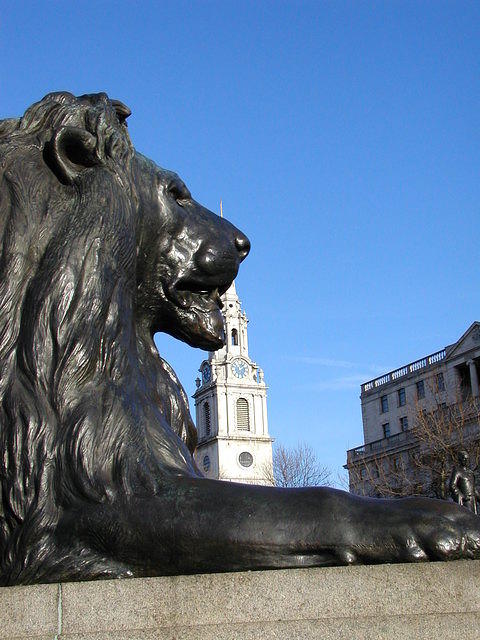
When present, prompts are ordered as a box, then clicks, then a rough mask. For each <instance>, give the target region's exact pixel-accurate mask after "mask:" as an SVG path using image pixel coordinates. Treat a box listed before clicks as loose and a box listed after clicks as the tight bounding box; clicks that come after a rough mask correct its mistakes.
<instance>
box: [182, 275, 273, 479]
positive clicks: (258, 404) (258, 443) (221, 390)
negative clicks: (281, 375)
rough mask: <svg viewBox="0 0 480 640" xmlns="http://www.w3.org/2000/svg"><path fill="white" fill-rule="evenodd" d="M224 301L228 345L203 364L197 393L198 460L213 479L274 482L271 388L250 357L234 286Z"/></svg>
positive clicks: (245, 320) (241, 312)
mask: <svg viewBox="0 0 480 640" xmlns="http://www.w3.org/2000/svg"><path fill="white" fill-rule="evenodd" d="M222 302H223V305H224V307H223V313H224V318H225V329H226V336H227V341H226V344H225V346H224V347H223V348H222V349H220V350H219V351H215V352H210V353H209V355H208V358H207V359H206V360H204V361H203V362H202V363H201V365H200V368H199V371H200V373H201V376H202V377H201V379H200V378H197V380H196V384H197V390H196V392H195V393H194V395H193V398H194V399H195V414H196V424H197V431H198V438H199V439H198V446H197V449H196V451H195V459H196V462H197V464H198V466H199V467H200V469H202V471H203V472H204V473H205V475H206V476H207V477H209V478H216V479H220V480H230V481H236V482H246V483H256V484H270V482H269V481H268V480H266V479H267V478H272V477H273V472H272V439H271V438H270V435H269V432H268V419H267V386H266V384H265V380H264V375H263V371H262V370H261V369H260V368H259V367H258V365H257V364H256V363H255V362H253V361H252V360H251V359H250V356H249V355H248V334H247V323H248V320H247V316H246V314H245V312H244V311H242V308H241V304H240V301H239V299H238V296H237V292H236V289H235V283H233V284H232V286H231V287H230V288H229V290H228V291H227V292H226V293H225V294H224V295H223V296H222Z"/></svg>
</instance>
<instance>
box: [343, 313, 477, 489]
mask: <svg viewBox="0 0 480 640" xmlns="http://www.w3.org/2000/svg"><path fill="white" fill-rule="evenodd" d="M479 366H480V323H479V322H474V323H473V324H472V325H471V326H470V327H469V328H468V329H467V331H466V332H465V333H464V334H463V335H462V336H461V338H459V340H458V341H457V342H455V343H454V344H451V345H449V346H447V347H445V348H444V349H441V350H440V351H437V352H436V353H433V354H431V355H428V356H425V357H423V358H420V359H419V360H416V361H415V362H411V363H409V364H406V365H404V366H402V367H399V368H398V369H395V370H394V371H390V372H388V373H385V374H384V375H381V376H379V377H378V378H375V379H374V380H370V381H369V382H365V383H364V384H362V385H361V395H360V399H361V405H362V421H363V438H364V444H363V445H361V446H359V447H356V448H354V449H350V450H349V451H347V464H346V465H345V468H346V469H348V472H349V484H350V490H351V491H353V492H354V493H367V494H368V493H370V494H372V493H375V492H374V491H369V489H372V487H374V485H375V477H378V475H379V465H381V467H380V470H381V471H382V472H383V473H384V474H385V473H386V474H387V475H388V473H389V469H390V470H391V471H390V473H393V472H394V471H395V470H397V469H399V467H400V466H401V468H402V470H403V471H404V472H405V477H408V474H409V473H411V472H412V456H414V455H416V452H418V450H419V448H421V447H423V448H425V445H424V443H419V440H418V438H417V437H416V436H415V434H414V433H412V427H413V425H414V424H415V421H418V420H419V419H421V418H419V416H421V417H423V418H426V416H435V415H438V412H443V413H442V415H448V416H450V417H453V418H452V419H454V417H455V415H457V414H458V411H459V410H461V411H462V412H463V413H462V416H461V417H462V422H461V429H462V430H463V433H462V434H459V433H458V432H457V433H454V431H453V430H452V431H451V434H452V435H451V437H452V438H458V437H459V435H460V437H461V439H463V438H466V439H477V440H478V438H479V437H480V429H479V424H478V415H479V413H478V410H475V411H470V414H468V415H467V411H466V409H465V407H466V406H467V404H466V403H470V404H469V405H468V406H474V407H478V405H477V400H478V398H479V395H480V392H479ZM472 401H473V402H472ZM460 405H461V406H460ZM459 407H460V408H459ZM456 409H458V410H457V412H456V413H455V411H456ZM444 419H445V418H444ZM417 424H418V422H417ZM459 424H460V423H459ZM385 462H387V464H385ZM399 477H400V476H399ZM400 488H401V487H399V489H400Z"/></svg>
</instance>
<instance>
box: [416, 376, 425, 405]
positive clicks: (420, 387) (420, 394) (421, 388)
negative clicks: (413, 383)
mask: <svg viewBox="0 0 480 640" xmlns="http://www.w3.org/2000/svg"><path fill="white" fill-rule="evenodd" d="M417 398H418V400H421V399H422V398H425V382H424V381H423V380H419V381H418V382H417Z"/></svg>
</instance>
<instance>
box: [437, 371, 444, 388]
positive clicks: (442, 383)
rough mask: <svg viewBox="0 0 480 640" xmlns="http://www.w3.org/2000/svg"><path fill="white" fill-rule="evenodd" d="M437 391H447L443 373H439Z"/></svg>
mask: <svg viewBox="0 0 480 640" xmlns="http://www.w3.org/2000/svg"><path fill="white" fill-rule="evenodd" d="M437 390H438V391H445V379H444V377H443V373H437Z"/></svg>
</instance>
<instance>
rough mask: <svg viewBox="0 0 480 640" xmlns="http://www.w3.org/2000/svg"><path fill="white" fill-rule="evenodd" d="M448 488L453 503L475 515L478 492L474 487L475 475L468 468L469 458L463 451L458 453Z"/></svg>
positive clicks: (478, 497) (479, 493) (479, 496)
mask: <svg viewBox="0 0 480 640" xmlns="http://www.w3.org/2000/svg"><path fill="white" fill-rule="evenodd" d="M449 486H450V495H451V496H452V498H453V500H454V501H455V502H457V503H458V504H460V505H462V506H464V507H467V509H470V511H473V513H477V500H479V499H480V492H479V490H478V488H477V487H476V486H475V474H474V472H473V470H472V469H471V468H470V456H469V454H468V452H467V451H465V450H464V449H462V450H461V451H459V452H458V464H457V465H456V466H455V467H453V469H452V475H451V476H450V485H449Z"/></svg>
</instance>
